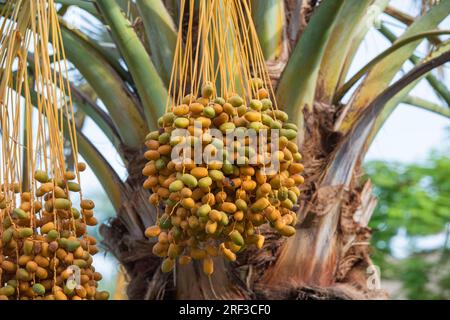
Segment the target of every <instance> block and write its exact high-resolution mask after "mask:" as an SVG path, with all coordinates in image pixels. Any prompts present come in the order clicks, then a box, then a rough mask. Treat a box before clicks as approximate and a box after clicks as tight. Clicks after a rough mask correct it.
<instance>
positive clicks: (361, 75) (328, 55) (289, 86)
mask: <svg viewBox="0 0 450 320" xmlns="http://www.w3.org/2000/svg"><path fill="white" fill-rule="evenodd" d="M57 2H59V3H60V4H61V7H60V11H59V12H60V14H61V17H62V19H61V22H62V37H63V40H64V44H65V49H66V54H67V58H68V60H69V61H70V63H71V65H72V66H73V69H74V71H73V72H74V74H75V75H77V76H79V77H80V78H78V77H77V79H72V78H71V79H69V80H71V81H72V91H73V98H74V100H75V104H76V107H77V112H78V111H80V112H82V113H85V114H86V117H87V118H89V119H91V120H92V121H94V122H95V123H96V125H97V126H98V127H99V128H100V129H101V130H102V131H103V132H104V133H105V135H106V136H107V137H108V139H109V140H110V141H111V143H112V144H113V145H114V147H115V149H116V151H117V154H118V155H119V156H120V158H121V159H122V160H123V163H124V165H125V167H126V169H127V173H128V175H127V178H126V179H125V180H122V179H121V178H120V177H119V176H118V175H117V173H116V172H115V171H114V170H113V169H112V167H111V165H110V164H109V163H108V159H105V157H104V156H103V155H102V152H101V151H100V150H98V149H97V148H96V146H95V145H94V144H93V143H92V142H91V141H90V138H89V137H86V136H85V135H84V134H83V133H82V132H81V130H79V132H78V149H79V151H80V153H81V155H82V156H83V158H84V159H85V160H86V161H87V162H88V164H89V166H90V167H91V168H92V170H93V171H94V172H95V174H96V175H97V177H98V179H99V181H100V182H101V184H102V186H103V188H104V189H105V192H106V194H107V195H108V197H109V198H110V200H111V202H112V204H113V206H114V209H115V210H116V213H117V217H116V218H115V219H113V220H112V221H111V222H110V223H109V224H108V225H105V226H104V227H103V228H102V230H101V232H102V234H103V235H104V237H105V244H106V245H107V247H108V248H109V250H111V252H112V253H113V254H114V255H115V256H116V257H117V259H118V260H119V261H120V262H121V263H122V264H123V266H124V267H125V269H126V272H127V274H128V276H129V278H130V283H129V286H128V296H129V297H130V298H131V299H136V298H140V299H142V298H145V299H156V298H158V299H160V298H174V297H176V298H197V299H203V298H205V299H212V298H220V299H226V298H248V299H251V298H279V299H292V298H300V299H302V298H346V299H348V298H370V297H380V296H384V295H383V293H382V292H380V291H377V290H369V288H368V287H367V283H366V276H367V275H366V269H367V267H368V266H370V265H371V264H372V261H371V259H370V256H369V251H370V250H369V246H368V245H367V241H368V240H369V238H370V229H369V228H368V222H369V220H370V218H371V216H372V213H373V210H374V208H375V205H376V200H375V198H374V196H373V195H372V185H371V182H370V181H368V180H367V181H365V182H361V181H360V179H359V177H360V175H361V173H362V168H361V163H362V160H363V158H364V155H365V152H366V150H367V149H368V147H369V145H370V143H371V141H372V140H373V138H374V136H375V135H376V133H377V131H378V130H379V128H380V127H381V126H382V125H383V123H384V122H385V120H386V119H387V117H388V116H389V115H390V114H391V113H392V111H393V110H394V109H395V107H396V106H397V105H398V104H399V103H400V102H403V101H406V102H408V103H409V104H412V105H415V106H418V107H421V108H424V109H427V110H430V111H433V112H435V113H438V114H441V115H443V116H446V117H448V116H449V109H448V102H449V100H450V99H449V98H450V94H449V91H448V89H447V88H446V86H445V85H444V84H443V83H442V82H440V81H439V79H438V78H437V77H436V76H435V75H434V74H433V73H429V72H430V71H431V70H432V69H434V68H436V67H439V66H441V65H443V64H444V63H445V62H447V61H448V60H449V59H450V51H449V46H448V45H449V44H448V42H445V41H442V40H441V38H440V36H442V35H445V34H449V33H450V31H448V30H439V29H438V25H439V23H440V22H441V21H442V20H443V19H445V18H446V16H447V14H448V12H450V1H449V0H441V1H440V2H439V3H438V4H435V5H433V6H430V7H429V8H427V10H426V11H425V12H423V14H422V15H421V16H419V17H410V16H408V15H405V14H404V13H402V12H398V11H397V10H395V9H394V8H390V7H389V6H388V4H389V1H388V0H343V1H334V0H323V1H320V2H319V1H315V0H307V1H305V0H303V1H301V0H285V1H283V0H271V1H253V2H252V4H253V15H254V20H255V24H256V28H257V30H258V34H259V37H260V42H261V45H262V47H263V51H264V54H265V57H266V59H267V63H268V67H269V72H270V75H271V78H272V80H273V84H274V85H275V87H276V94H277V99H278V103H279V105H280V106H282V108H283V109H284V110H285V111H286V112H288V113H289V115H290V119H291V120H293V121H295V122H296V123H297V125H298V127H299V128H300V132H302V134H301V135H300V138H299V141H298V143H299V145H300V146H301V149H302V150H301V151H302V154H303V155H304V165H305V167H306V170H305V178H306V184H305V185H304V187H303V190H302V192H303V195H302V196H301V202H300V210H299V212H298V215H299V220H300V222H299V224H298V226H297V229H298V230H297V234H296V236H295V237H293V238H290V239H288V240H285V239H281V238H279V237H278V236H277V235H275V234H271V233H270V231H269V230H266V231H265V232H266V234H265V235H266V239H267V241H266V244H265V247H264V250H262V251H260V252H252V251H249V252H248V253H247V254H244V255H242V256H240V257H239V259H238V261H237V262H236V263H233V264H227V263H224V262H221V263H217V264H216V268H215V269H216V270H215V272H214V274H213V275H212V276H211V279H208V278H207V277H206V276H204V275H203V274H202V272H201V267H200V266H199V265H197V264H196V263H194V264H193V265H190V266H187V267H186V268H185V269H183V272H176V273H174V274H162V273H161V272H160V271H159V270H160V268H159V266H160V263H161V260H160V259H159V258H157V257H155V256H153V255H152V253H151V248H152V245H153V244H152V243H151V242H149V241H148V240H147V239H145V238H144V235H143V230H144V229H145V227H146V226H149V225H150V224H153V223H154V222H155V218H156V214H155V210H154V208H152V207H151V205H150V204H149V203H148V201H147V198H148V193H147V192H146V191H145V190H143V188H142V186H141V185H142V181H143V177H142V176H141V169H142V167H143V165H144V163H145V160H144V159H143V157H142V154H143V140H144V137H145V135H146V133H147V132H148V131H149V130H151V129H154V128H155V127H156V120H157V119H158V117H159V116H161V115H162V113H163V112H164V107H165V101H166V97H167V85H168V78H169V73H170V72H169V70H171V63H172V57H173V48H174V45H175V37H176V28H177V27H176V23H175V21H178V16H179V15H180V14H186V13H184V12H179V9H178V5H177V1H172V0H164V1H163V0H136V1H128V0H96V1H82V0H58V1H57ZM433 2H434V1H433ZM70 7H78V8H79V9H81V10H83V11H86V12H88V13H89V14H90V17H89V21H95V22H92V23H91V24H92V25H93V26H94V28H93V27H90V26H89V27H86V28H85V29H88V30H83V29H81V30H75V29H73V28H71V26H70V25H69V24H68V23H65V20H64V14H65V13H66V11H67V10H68V8H70ZM383 10H385V11H386V12H387V13H388V14H390V15H392V16H393V17H395V18H396V19H398V20H399V21H401V22H402V23H403V24H404V25H405V29H404V32H403V34H402V35H401V37H400V38H398V39H395V37H394V36H393V35H392V33H390V30H389V29H388V28H387V27H386V26H381V28H380V29H379V30H380V32H382V33H383V34H384V35H385V36H386V37H387V38H388V39H390V40H391V41H392V42H393V45H392V47H391V48H389V49H387V50H386V51H384V52H382V53H380V54H379V55H378V56H377V57H375V58H374V59H373V60H371V61H367V65H366V66H365V67H363V68H362V69H361V70H360V71H359V72H357V73H356V74H355V75H352V77H351V78H350V79H349V76H350V75H349V74H348V72H349V67H350V65H351V64H352V61H353V59H354V57H355V53H356V51H357V49H358V47H359V45H360V44H361V42H362V41H363V39H364V38H365V35H366V34H367V32H368V30H369V29H370V28H371V27H372V25H373V21H374V18H375V17H376V16H377V15H378V14H379V13H380V12H382V11H383ZM98 30H100V34H93V32H92V31H94V32H95V31H98ZM105 30H107V33H105ZM105 37H106V39H109V41H108V46H106V45H105V43H104V41H102V40H101V39H105ZM425 39H428V40H427V41H428V42H429V43H430V44H431V46H430V53H429V54H428V55H427V56H426V57H420V56H417V54H416V53H415V49H416V48H417V46H418V45H419V44H420V43H421V42H422V41H423V40H425ZM407 60H411V61H413V62H414V64H415V65H416V66H415V67H414V68H413V69H412V70H410V71H409V72H407V73H406V74H404V75H402V76H401V77H400V78H396V75H398V73H399V71H400V70H401V68H402V66H403V65H404V63H405V62H406V61H407ZM30 72H32V70H30ZM423 77H426V80H427V81H428V82H429V83H430V84H431V85H432V87H433V88H434V90H435V91H436V93H437V94H438V95H439V96H440V97H441V98H442V104H445V106H444V105H436V104H433V103H430V102H429V101H427V100H424V99H422V98H420V99H419V98H417V97H414V96H412V95H411V92H413V89H414V87H415V85H416V84H417V83H418V81H420V80H421V79H422V78H423ZM80 79H81V80H80ZM80 83H82V84H83V87H81V86H80ZM86 87H88V88H89V91H88V92H90V93H91V94H87V91H86V90H85V89H86ZM92 93H95V94H92ZM103 107H104V108H103ZM175 279H176V281H175ZM175 282H176V286H175V285H174V284H175Z"/></svg>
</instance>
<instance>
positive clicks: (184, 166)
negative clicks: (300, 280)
mask: <svg viewBox="0 0 450 320" xmlns="http://www.w3.org/2000/svg"><path fill="white" fill-rule="evenodd" d="M185 11H187V12H188V15H187V16H188V17H189V18H188V20H189V21H183V19H184V18H183V15H181V16H182V17H181V18H180V21H179V26H187V30H183V28H181V27H180V29H179V33H178V41H177V47H176V52H175V57H174V66H173V71H172V79H171V86H170V93H169V98H168V103H167V110H166V113H165V114H164V116H163V117H162V118H161V119H159V130H157V131H154V132H151V133H149V134H148V136H147V139H146V142H145V144H146V146H147V148H148V151H146V153H145V155H144V156H145V158H146V159H147V160H148V162H147V164H146V165H145V167H144V168H143V174H144V175H145V176H147V179H146V180H145V182H144V188H146V189H150V190H151V192H152V194H151V196H150V198H149V201H150V202H151V203H152V204H153V205H155V206H157V208H158V210H159V214H158V219H157V223H156V224H155V225H153V226H150V227H148V228H147V229H146V231H145V234H146V236H147V237H150V238H153V237H156V238H157V242H156V243H155V244H154V246H153V253H154V254H155V255H157V256H159V257H162V258H164V260H163V262H162V271H164V272H170V271H171V270H172V269H173V268H174V266H175V265H176V263H177V262H178V263H179V264H180V265H184V264H188V263H190V262H191V261H192V260H193V259H194V260H201V261H202V263H203V271H204V272H205V273H206V274H207V275H211V274H212V273H213V271H214V258H215V257H217V256H223V257H225V258H226V259H227V260H229V261H235V260H236V255H237V254H239V253H240V252H242V251H244V250H245V249H246V248H247V247H249V246H256V247H257V248H258V249H261V248H262V247H263V245H264V240H265V238H264V236H263V235H262V234H261V232H260V228H261V227H262V226H264V225H269V226H270V227H272V228H274V229H275V230H277V231H278V232H279V233H280V234H281V235H282V236H286V237H290V236H293V235H294V234H295V225H296V223H297V215H296V212H295V211H296V206H297V202H298V197H299V195H300V190H299V188H298V186H299V185H300V184H302V183H303V181H304V179H303V177H302V175H301V172H302V171H303V165H302V164H301V163H300V160H301V158H302V157H301V154H300V153H299V151H298V147H297V142H296V138H297V127H296V125H295V124H293V123H289V122H288V115H287V114H286V113H285V112H283V111H282V110H280V109H278V107H277V104H276V101H275V99H274V94H273V90H272V87H271V84H270V80H269V77H268V73H267V70H266V66H265V62H264V57H263V54H262V51H261V49H260V46H259V43H258V38H257V34H256V31H255V27H254V25H253V22H252V20H251V15H250V11H251V8H250V4H249V1H237V0H212V1H206V0H202V1H200V2H199V8H198V14H194V1H188V2H185V1H181V12H185ZM194 19H195V20H196V22H195V23H194ZM197 19H198V21H197ZM194 25H195V26H198V28H194V27H193V26H194Z"/></svg>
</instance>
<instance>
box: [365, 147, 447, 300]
mask: <svg viewBox="0 0 450 320" xmlns="http://www.w3.org/2000/svg"><path fill="white" fill-rule="evenodd" d="M449 154H450V152H439V153H438V152H433V153H432V154H431V155H430V157H429V159H428V160H427V161H426V162H425V163H421V164H402V163H395V162H385V161H372V162H368V163H367V164H366V165H365V170H366V174H367V176H369V177H370V179H371V180H372V182H373V184H374V193H375V195H376V196H377V197H378V205H377V208H376V210H375V212H374V214H373V217H372V219H371V222H370V227H371V228H372V229H373V236H372V244H373V246H374V252H373V260H374V263H375V264H376V265H378V266H379V267H380V268H381V275H382V278H384V279H389V280H397V281H401V283H402V290H401V292H400V294H399V296H400V297H402V298H408V299H449V298H450V259H449V258H450V251H449V244H450V241H449V233H450V179H449V177H450V157H449ZM399 234H400V235H401V236H402V237H405V239H406V241H407V244H408V245H407V251H408V252H407V256H406V257H405V258H398V257H395V255H394V254H393V253H394V252H393V241H392V240H393V238H394V237H395V236H396V235H399ZM436 235H441V238H444V241H436V242H437V243H436V246H435V247H434V248H433V249H430V248H427V249H425V248H423V246H421V245H420V243H421V240H423V239H424V238H425V237H426V236H436ZM442 235H444V236H443V237H442ZM437 239H439V238H437ZM393 298H395V297H393Z"/></svg>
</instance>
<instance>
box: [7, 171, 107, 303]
mask: <svg viewBox="0 0 450 320" xmlns="http://www.w3.org/2000/svg"><path fill="white" fill-rule="evenodd" d="M78 169H79V171H83V170H84V169H85V164H84V163H79V164H78ZM34 177H35V180H36V182H37V183H36V186H38V187H37V189H36V190H35V191H34V195H33V194H32V193H31V192H22V193H20V192H19V184H18V183H16V184H14V185H12V186H10V189H11V190H10V191H12V192H13V194H16V197H17V200H18V202H19V205H17V206H11V205H9V204H8V201H12V200H11V199H9V200H8V199H6V197H5V195H4V193H5V190H4V188H3V189H2V194H1V195H0V208H1V216H0V217H1V218H2V219H0V221H2V226H1V227H0V231H1V240H0V266H1V268H0V300H6V299H46V300H68V299H72V300H81V299H100V300H103V299H108V297H109V294H108V293H107V292H105V291H103V292H102V291H97V282H98V281H100V280H101V278H102V276H101V274H100V273H98V272H96V271H95V268H94V267H93V266H92V262H93V259H92V255H94V254H96V253H97V252H98V248H97V246H96V240H95V238H93V237H91V236H89V235H87V234H86V229H87V226H94V225H96V224H97V220H96V219H95V217H94V211H93V209H94V206H95V205H94V202H93V201H92V200H87V199H83V200H81V202H80V210H78V209H77V208H75V207H74V206H72V202H71V201H70V197H69V195H70V192H73V193H78V192H80V191H81V188H80V185H79V184H78V183H77V182H75V181H74V180H75V178H76V174H75V173H74V172H71V171H66V172H65V175H64V178H63V179H52V178H50V177H49V176H48V174H47V173H46V172H45V171H40V170H38V171H36V172H35V175H34ZM69 280H73V281H75V282H69Z"/></svg>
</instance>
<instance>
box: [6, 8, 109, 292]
mask: <svg viewBox="0 0 450 320" xmlns="http://www.w3.org/2000/svg"><path fill="white" fill-rule="evenodd" d="M3 10H5V12H4V14H2V16H3V17H10V19H5V20H4V22H3V24H2V26H1V34H2V39H1V44H0V56H1V64H2V65H1V68H2V74H1V82H0V104H1V106H0V121H1V137H2V144H1V147H0V156H1V171H0V180H1V184H0V186H1V191H0V300H12V299H46V300H69V299H71V300H82V299H108V293H107V292H102V291H98V290H97V285H98V281H99V280H101V278H102V276H101V274H100V273H98V272H96V271H95V268H94V267H93V265H92V263H93V257H92V256H93V255H94V254H96V253H97V252H98V248H97V246H96V240H95V238H93V237H91V236H89V235H87V227H88V226H94V225H96V224H97V221H96V219H95V218H94V211H93V209H94V207H95V205H94V203H93V201H92V200H88V199H85V198H84V197H83V195H82V190H81V187H80V172H82V171H84V170H85V168H86V165H85V164H84V163H82V162H79V161H78V156H77V155H78V152H77V151H78V150H77V140H76V128H75V123H74V117H73V115H74V110H73V107H72V104H71V98H70V90H69V86H68V83H67V66H66V64H65V56H64V50H63V48H62V42H61V37H60V30H59V25H58V17H57V14H56V11H55V5H54V3H53V1H52V0H37V1H36V0H23V1H8V2H7V4H6V5H5V7H4V9H3ZM49 43H51V45H49ZM50 57H52V58H50ZM27 66H28V68H27ZM65 142H70V150H68V151H67V150H65V149H64V144H65ZM69 163H71V164H73V165H69Z"/></svg>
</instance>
